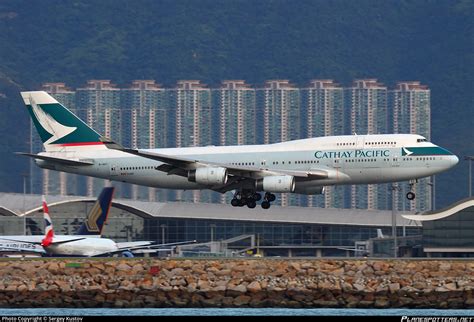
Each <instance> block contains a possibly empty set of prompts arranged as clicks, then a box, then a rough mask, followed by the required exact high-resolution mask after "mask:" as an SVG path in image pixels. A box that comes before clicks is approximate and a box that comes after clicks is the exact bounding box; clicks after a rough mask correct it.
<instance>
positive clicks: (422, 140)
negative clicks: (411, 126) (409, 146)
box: [416, 139, 428, 142]
mask: <svg viewBox="0 0 474 322" xmlns="http://www.w3.org/2000/svg"><path fill="white" fill-rule="evenodd" d="M416 142H428V140H427V139H418V140H416Z"/></svg>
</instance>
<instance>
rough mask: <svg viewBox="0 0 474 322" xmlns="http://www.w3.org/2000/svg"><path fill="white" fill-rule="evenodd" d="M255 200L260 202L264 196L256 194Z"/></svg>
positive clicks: (254, 195)
mask: <svg viewBox="0 0 474 322" xmlns="http://www.w3.org/2000/svg"><path fill="white" fill-rule="evenodd" d="M252 198H253V200H255V201H260V200H261V199H262V195H261V194H259V193H258V192H255V193H254V194H253V196H252Z"/></svg>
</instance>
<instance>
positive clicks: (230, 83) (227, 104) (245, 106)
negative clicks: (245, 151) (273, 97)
mask: <svg viewBox="0 0 474 322" xmlns="http://www.w3.org/2000/svg"><path fill="white" fill-rule="evenodd" d="M213 96H214V99H213V104H214V106H213V108H214V109H215V110H218V111H219V123H218V124H219V132H218V133H219V137H218V142H217V143H218V144H219V145H245V144H256V142H257V140H256V139H257V135H256V119H257V105H256V104H257V103H256V91H255V89H254V88H252V87H250V86H249V85H248V84H246V83H245V81H243V80H226V81H223V82H222V85H221V88H219V89H217V90H213ZM214 132H216V131H215V129H214Z"/></svg>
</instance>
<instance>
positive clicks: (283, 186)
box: [255, 176, 295, 192]
mask: <svg viewBox="0 0 474 322" xmlns="http://www.w3.org/2000/svg"><path fill="white" fill-rule="evenodd" d="M255 188H256V190H257V191H266V192H293V191H295V177H293V176H270V177H264V178H262V179H258V180H257V181H256V186H255Z"/></svg>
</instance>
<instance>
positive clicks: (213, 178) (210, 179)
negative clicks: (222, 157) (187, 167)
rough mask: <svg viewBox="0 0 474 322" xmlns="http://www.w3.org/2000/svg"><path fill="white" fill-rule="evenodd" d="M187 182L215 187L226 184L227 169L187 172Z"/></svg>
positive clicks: (198, 169)
mask: <svg viewBox="0 0 474 322" xmlns="http://www.w3.org/2000/svg"><path fill="white" fill-rule="evenodd" d="M188 180H189V181H191V182H196V183H199V184H203V185H216V184H226V183H227V169H226V168H222V167H217V168H208V167H206V168H197V169H196V170H191V171H189V172H188Z"/></svg>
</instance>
